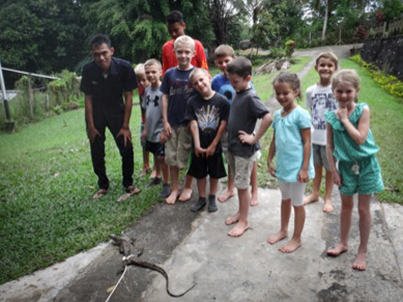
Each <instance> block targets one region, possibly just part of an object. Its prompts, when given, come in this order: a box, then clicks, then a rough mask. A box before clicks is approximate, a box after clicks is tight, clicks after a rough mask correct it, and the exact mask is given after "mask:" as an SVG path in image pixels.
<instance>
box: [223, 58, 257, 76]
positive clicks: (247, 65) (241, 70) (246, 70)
mask: <svg viewBox="0 0 403 302" xmlns="http://www.w3.org/2000/svg"><path fill="white" fill-rule="evenodd" d="M227 72H228V73H229V74H236V75H239V76H240V77H242V78H244V79H246V78H247V77H248V76H250V75H252V63H251V62H250V61H249V60H248V59H247V58H245V57H237V58H235V59H234V60H232V61H231V63H229V64H228V67H227Z"/></svg>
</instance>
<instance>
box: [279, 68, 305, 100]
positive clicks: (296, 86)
mask: <svg viewBox="0 0 403 302" xmlns="http://www.w3.org/2000/svg"><path fill="white" fill-rule="evenodd" d="M277 83H288V84H290V86H291V88H292V90H294V91H298V95H297V97H298V98H302V94H301V81H300V80H299V78H298V75H297V74H296V73H294V72H290V71H282V72H280V73H279V74H278V75H277V76H276V77H275V79H274V80H273V82H272V84H273V86H274V85H276V84H277Z"/></svg>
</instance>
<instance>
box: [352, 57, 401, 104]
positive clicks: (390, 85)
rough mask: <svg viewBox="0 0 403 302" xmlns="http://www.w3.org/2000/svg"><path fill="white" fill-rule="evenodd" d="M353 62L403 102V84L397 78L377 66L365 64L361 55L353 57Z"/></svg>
mask: <svg viewBox="0 0 403 302" xmlns="http://www.w3.org/2000/svg"><path fill="white" fill-rule="evenodd" d="M351 60H352V61H353V62H356V63H357V64H358V65H360V66H362V67H363V68H365V69H366V70H367V71H368V72H369V74H370V75H371V77H372V79H373V80H374V81H375V82H376V83H378V84H379V85H380V86H381V87H382V88H384V89H385V90H386V91H387V92H389V93H390V94H391V95H393V96H395V97H397V100H398V101H399V102H401V103H402V102H403V82H401V81H400V80H399V79H398V78H396V77H395V76H392V75H387V74H386V73H385V72H384V71H382V70H380V69H378V67H377V66H376V65H375V64H372V63H367V62H365V61H364V60H363V59H362V58H361V56H360V55H355V56H353V57H351Z"/></svg>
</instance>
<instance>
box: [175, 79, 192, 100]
mask: <svg viewBox="0 0 403 302" xmlns="http://www.w3.org/2000/svg"><path fill="white" fill-rule="evenodd" d="M192 92H193V88H192V87H191V86H190V83H189V80H188V79H174V80H173V81H172V84H171V87H170V90H169V96H170V97H171V96H174V95H182V98H183V99H184V100H187V99H189V96H190V94H191V93H192Z"/></svg>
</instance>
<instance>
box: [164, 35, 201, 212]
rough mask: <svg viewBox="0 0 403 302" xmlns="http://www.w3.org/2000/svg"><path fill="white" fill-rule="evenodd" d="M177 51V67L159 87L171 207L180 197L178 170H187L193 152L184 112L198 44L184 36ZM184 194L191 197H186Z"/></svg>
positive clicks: (165, 77) (176, 48)
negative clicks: (192, 62)
mask: <svg viewBox="0 0 403 302" xmlns="http://www.w3.org/2000/svg"><path fill="white" fill-rule="evenodd" d="M174 48H175V54H176V58H177V60H178V66H177V67H173V68H170V69H168V71H167V72H166V73H165V76H164V79H163V82H162V85H161V88H160V90H161V91H162V93H163V96H162V117H163V121H164V131H163V133H162V134H161V142H162V143H164V142H165V140H166V146H165V162H166V164H167V165H168V166H169V170H170V174H171V181H172V185H171V194H170V195H169V196H168V198H167V199H166V202H167V203H168V204H174V203H175V202H176V199H177V198H178V196H179V185H178V180H179V170H180V169H184V168H186V166H187V161H188V158H189V155H190V151H191V149H192V136H191V134H190V131H189V129H188V127H187V125H186V120H185V110H186V103H187V101H188V99H189V97H190V96H191V95H192V93H193V88H192V87H191V86H190V82H189V74H190V72H191V71H192V70H193V68H194V67H193V66H192V65H191V64H190V62H191V60H192V58H193V57H194V55H195V42H194V40H193V39H192V38H191V37H189V36H185V35H183V36H180V37H178V38H177V39H176V40H175V43H174ZM191 193H192V189H191V187H186V186H185V188H184V189H183V192H182V195H181V197H179V200H182V201H186V200H188V199H189V198H190V195H191ZM185 195H186V197H188V198H184V197H183V196H185Z"/></svg>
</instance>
